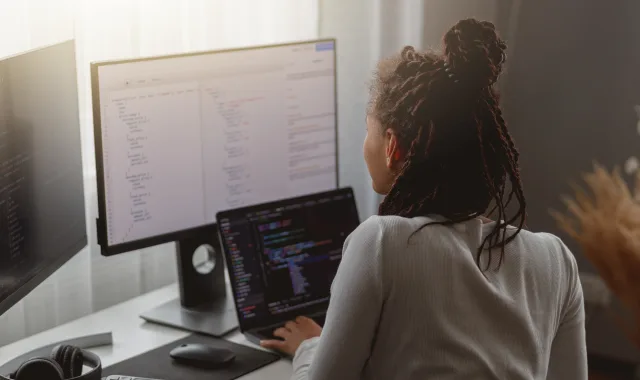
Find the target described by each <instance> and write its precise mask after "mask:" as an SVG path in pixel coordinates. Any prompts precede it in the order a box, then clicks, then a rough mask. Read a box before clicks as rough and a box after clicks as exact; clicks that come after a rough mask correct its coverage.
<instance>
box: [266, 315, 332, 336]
mask: <svg viewBox="0 0 640 380" xmlns="http://www.w3.org/2000/svg"><path fill="white" fill-rule="evenodd" d="M324 317H325V315H324V314H323V315H317V316H314V317H311V319H313V320H314V321H315V322H316V323H317V324H319V325H320V326H324ZM280 327H284V323H283V324H281V325H276V326H271V327H268V328H266V329H262V330H258V331H256V334H257V335H259V336H260V337H264V338H266V339H281V338H279V337H277V336H274V335H273V332H274V331H276V330H277V329H279V328H280Z"/></svg>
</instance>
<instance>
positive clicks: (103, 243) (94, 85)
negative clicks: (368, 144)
mask: <svg viewBox="0 0 640 380" xmlns="http://www.w3.org/2000/svg"><path fill="white" fill-rule="evenodd" d="M325 42H332V43H333V60H334V64H333V70H334V76H333V77H334V87H333V88H334V103H335V105H334V108H335V113H334V117H335V121H334V125H335V136H336V142H335V151H336V154H335V162H336V164H335V167H336V170H335V171H336V173H335V174H336V189H339V188H340V170H339V153H338V149H339V145H338V80H337V77H338V69H337V55H338V54H337V41H336V39H335V38H321V39H313V40H304V41H295V42H287V43H279V44H265V45H254V46H245V47H236V48H228V49H213V50H204V51H197V52H189V53H180V54H167V55H157V56H150V57H141V58H131V59H119V60H109V61H99V62H92V63H91V64H90V71H91V98H92V110H93V134H94V144H95V159H96V181H97V197H98V218H97V220H96V229H97V238H98V245H99V246H100V248H101V254H102V255H103V256H113V255H116V254H120V253H125V252H131V251H135V250H138V249H142V248H148V247H153V246H157V245H160V244H165V243H171V242H174V241H179V240H181V239H187V238H191V237H194V236H197V235H198V234H199V233H201V232H202V231H203V230H210V231H213V233H216V224H215V222H213V223H208V224H205V225H202V226H198V227H194V228H189V229H184V230H179V231H174V232H169V233H166V234H162V235H156V236H152V237H148V238H143V239H137V240H133V241H130V242H126V243H120V244H114V245H110V244H109V240H108V239H107V235H108V226H107V222H106V214H107V211H106V194H105V178H104V161H103V144H102V122H101V111H100V109H101V107H100V78H99V76H98V70H99V68H100V67H103V66H109V65H119V64H126V63H135V62H145V61H155V60H165V59H174V58H185V57H193V56H200V55H210V54H224V53H233V52H239V51H251V50H264V49H273V48H281V47H287V46H299V45H308V44H318V43H325Z"/></svg>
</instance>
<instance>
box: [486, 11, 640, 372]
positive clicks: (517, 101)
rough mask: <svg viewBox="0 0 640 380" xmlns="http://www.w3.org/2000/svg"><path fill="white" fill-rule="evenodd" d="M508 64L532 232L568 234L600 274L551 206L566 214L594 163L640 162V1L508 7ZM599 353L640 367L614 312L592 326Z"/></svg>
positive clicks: (508, 93)
mask: <svg viewBox="0 0 640 380" xmlns="http://www.w3.org/2000/svg"><path fill="white" fill-rule="evenodd" d="M496 5H497V13H498V16H497V26H498V28H499V29H500V31H501V34H502V35H503V37H506V39H507V42H508V45H509V49H508V62H507V66H506V72H505V75H504V78H503V79H502V82H501V83H500V85H501V87H502V94H503V99H502V104H503V107H504V110H505V113H506V115H505V116H506V119H507V122H508V124H509V129H510V130H511V133H512V134H513V136H514V138H515V140H516V144H517V146H518V147H519V149H520V152H521V169H522V176H523V182H524V186H525V191H526V196H527V203H528V227H529V228H530V229H532V230H534V231H550V232H552V233H555V234H557V235H559V236H561V237H562V238H563V240H565V242H566V243H567V245H568V246H569V247H570V248H571V249H572V251H573V252H574V253H575V254H576V257H577V260H578V263H579V266H580V270H581V271H585V272H593V268H592V267H591V266H590V265H589V263H588V262H587V261H586V260H585V258H584V256H583V255H582V254H581V252H580V249H579V248H578V247H577V246H576V244H575V243H574V242H573V241H572V240H571V239H570V238H569V237H568V236H566V235H565V234H564V233H562V232H561V231H560V230H559V229H558V228H557V227H556V224H555V222H554V221H553V219H552V218H551V217H550V215H549V209H550V208H554V209H557V210H564V208H563V205H562V203H561V198H560V197H561V196H562V195H563V194H572V191H571V188H570V186H569V183H570V182H571V181H575V182H578V181H579V180H580V175H581V173H583V172H585V171H588V170H590V169H591V168H592V162H593V161H594V160H596V161H598V162H600V163H602V164H604V165H605V166H606V167H607V168H609V169H611V168H613V167H614V166H620V167H622V168H623V167H624V163H625V162H626V161H627V159H628V158H629V157H631V156H635V155H638V156H640V144H639V143H640V136H639V135H638V131H637V124H638V115H637V113H636V111H635V109H634V106H636V105H640V22H638V21H637V19H638V16H640V1H637V0H616V1H600V0H563V1H557V0H536V1H499V2H496ZM587 340H588V346H589V351H590V353H596V354H602V355H606V356H610V357H613V358H617V359H623V360H630V361H635V362H638V361H640V355H639V354H638V351H637V350H636V349H635V348H634V347H633V346H632V345H631V344H630V343H629V342H628V340H627V339H626V338H625V337H624V335H623V334H622V333H621V332H620V330H619V329H618V328H617V327H616V326H615V322H614V321H613V319H612V318H610V317H609V316H608V313H607V312H598V313H595V314H594V315H593V318H592V319H591V320H590V321H589V323H588V325H587Z"/></svg>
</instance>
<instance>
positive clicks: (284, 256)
mask: <svg viewBox="0 0 640 380" xmlns="http://www.w3.org/2000/svg"><path fill="white" fill-rule="evenodd" d="M359 222H360V221H359V218H358V211H357V209H356V203H355V199H354V197H353V192H352V190H351V189H341V190H335V191H331V192H323V193H319V194H313V195H310V196H305V197H298V198H293V199H289V200H283V201H279V202H273V203H268V204H264V205H260V206H253V207H247V208H242V209H237V210H231V211H225V212H221V213H220V214H219V215H218V223H219V225H218V227H219V230H220V235H221V238H222V244H223V247H224V250H225V257H226V262H227V267H228V271H229V277H230V279H231V285H232V288H233V292H234V298H235V301H236V307H237V311H238V320H239V321H240V324H241V325H242V327H243V328H245V329H246V328H251V326H252V325H256V326H265V325H268V324H270V319H274V320H275V319H276V318H279V317H282V316H283V315H292V316H297V314H296V313H297V312H299V311H300V310H301V309H305V310H306V309H308V308H310V307H312V306H318V308H319V309H322V308H324V309H326V304H327V303H328V301H329V293H330V288H331V283H332V282H333V278H334V277H335V275H336V272H337V270H338V265H339V264H340V260H341V259H342V246H343V244H344V241H345V239H346V238H347V236H348V235H349V234H351V232H353V230H355V229H356V228H357V227H358V224H359ZM280 320H281V319H280Z"/></svg>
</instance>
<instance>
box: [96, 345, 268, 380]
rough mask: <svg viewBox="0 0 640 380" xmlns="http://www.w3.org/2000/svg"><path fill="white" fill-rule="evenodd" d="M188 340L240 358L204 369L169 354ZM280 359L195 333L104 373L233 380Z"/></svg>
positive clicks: (163, 378) (168, 379)
mask: <svg viewBox="0 0 640 380" xmlns="http://www.w3.org/2000/svg"><path fill="white" fill-rule="evenodd" d="M185 343H203V344H208V345H210V346H213V347H216V348H226V349H228V350H231V351H233V352H234V353H235V354H236V359H235V361H234V362H233V363H232V364H230V365H229V366H228V367H226V368H220V369H201V368H194V367H187V366H184V365H180V364H177V363H174V362H173V360H172V359H171V357H169V352H170V351H171V350H173V349H174V348H175V347H177V346H179V345H181V344H185ZM278 359H280V357H279V356H278V355H276V354H272V353H269V352H265V351H262V350H257V349H255V348H251V347H247V346H244V345H240V344H236V343H232V342H229V341H226V340H223V339H217V338H213V337H209V336H204V335H198V334H193V335H190V336H188V337H186V338H184V339H180V340H178V341H175V342H172V343H169V344H167V345H166V346H162V347H159V348H156V349H154V350H151V351H148V352H145V353H144V354H140V355H138V356H135V357H133V358H130V359H127V360H125V361H122V362H120V363H116V364H113V365H111V366H109V367H107V368H104V369H103V370H102V376H104V377H107V376H109V375H123V376H133V377H136V376H137V377H148V378H153V379H161V380H184V379H189V380H231V379H237V378H238V377H240V376H244V375H246V374H248V373H250V372H253V371H255V370H257V369H259V368H262V367H264V366H266V365H268V364H271V363H273V362H276V361H278Z"/></svg>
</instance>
